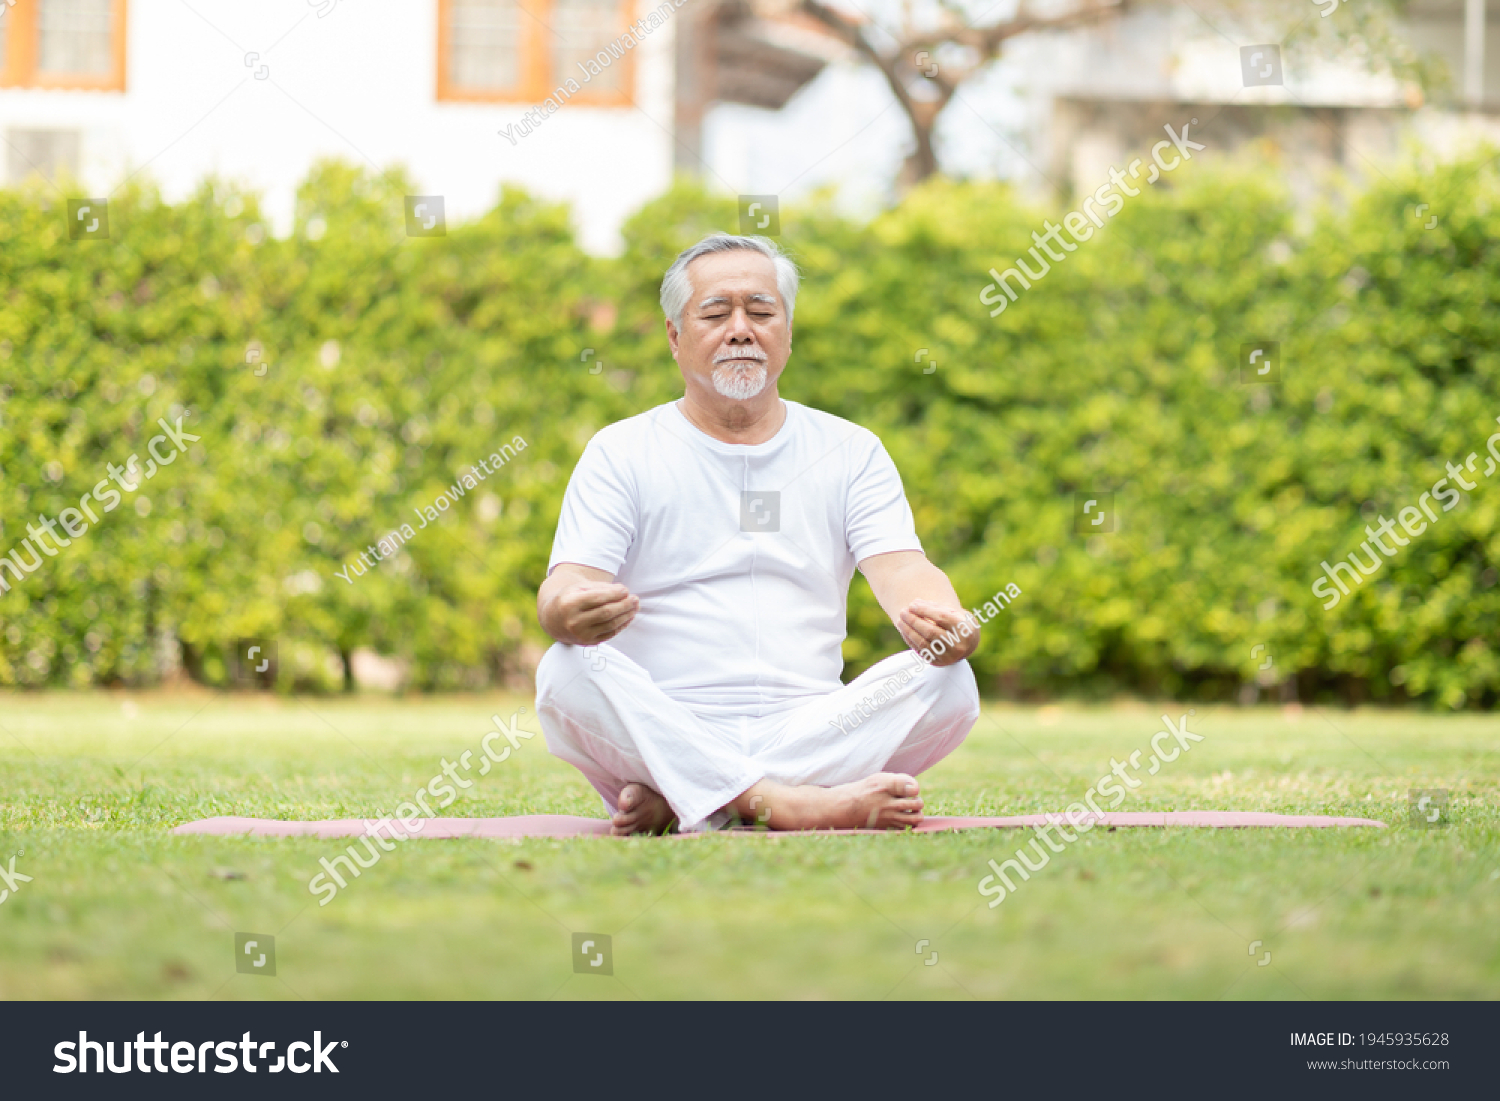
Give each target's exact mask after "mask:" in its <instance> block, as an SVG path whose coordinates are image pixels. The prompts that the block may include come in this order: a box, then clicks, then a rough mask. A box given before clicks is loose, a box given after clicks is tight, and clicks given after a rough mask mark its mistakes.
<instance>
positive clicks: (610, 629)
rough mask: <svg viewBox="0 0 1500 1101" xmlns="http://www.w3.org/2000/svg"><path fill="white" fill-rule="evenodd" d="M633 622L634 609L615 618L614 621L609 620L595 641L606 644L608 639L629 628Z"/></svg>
mask: <svg viewBox="0 0 1500 1101" xmlns="http://www.w3.org/2000/svg"><path fill="white" fill-rule="evenodd" d="M634 620H635V610H634V609H631V610H630V611H628V612H625V613H624V614H623V615H620V616H617V617H615V618H614V619H612V620H610V621H609V623H607V624H605V625H604V627H603V633H602V634H601V635H600V636H599V638H598V639H597V640H596V641H599V642H608V641H609V640H610V639H612V638H614V637H615V636H616V635H617V634H619V633H620V632H621V631H623V630H624V629H625V628H626V627H629V626H630V624H631V623H632V622H633V621H634Z"/></svg>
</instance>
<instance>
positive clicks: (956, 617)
mask: <svg viewBox="0 0 1500 1101" xmlns="http://www.w3.org/2000/svg"><path fill="white" fill-rule="evenodd" d="M919 603H920V604H921V605H922V606H921V607H918V604H919ZM908 610H909V611H910V612H911V613H912V615H914V616H916V617H917V618H919V619H922V620H925V621H926V622H928V623H935V624H937V625H938V626H939V627H941V628H943V629H945V630H952V629H954V628H955V627H957V626H958V625H959V624H960V623H962V622H964V621H965V620H966V619H968V618H969V617H968V613H967V612H965V611H963V610H962V609H961V608H945V607H943V606H942V605H941V604H933V603H930V602H929V601H925V600H924V601H920V602H918V601H913V602H912V606H911V607H910V608H909V609H908Z"/></svg>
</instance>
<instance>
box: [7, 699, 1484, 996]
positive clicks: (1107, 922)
mask: <svg viewBox="0 0 1500 1101" xmlns="http://www.w3.org/2000/svg"><path fill="white" fill-rule="evenodd" d="M520 706H526V707H527V709H528V710H527V712H526V713H525V714H524V715H523V716H522V724H523V726H529V727H530V728H531V729H533V730H539V729H540V728H539V727H538V726H537V725H536V719H535V717H534V715H533V713H532V710H531V701H530V700H526V699H521V698H519V697H509V696H501V695H486V696H448V697H440V698H437V699H426V700H404V699H390V698H385V697H373V696H363V697H359V698H354V699H333V700H330V699H292V700H285V699H280V698H274V697H266V696H259V695H213V694H209V693H186V692H184V693H175V694H149V693H147V694H132V695H129V696H128V697H127V696H126V695H123V694H121V693H104V692H99V693H80V694H42V695H38V694H27V695H16V694H0V866H5V867H7V868H8V867H9V858H10V857H11V856H12V855H15V856H16V863H15V870H16V871H17V872H19V873H23V874H26V875H30V876H31V877H32V881H31V882H29V883H21V884H20V886H19V890H17V891H16V892H14V893H12V894H11V895H10V897H9V898H8V899H6V901H4V902H3V903H0V998H6V999H21V998H218V999H280V998H306V999H322V998H553V997H558V998H622V999H631V998H648V999H649V998H887V997H890V998H902V999H910V998H1209V999H1219V998H1247V999H1302V998H1315V999H1316V998H1496V997H1500V935H1497V930H1500V845H1497V836H1500V829H1497V821H1500V820H1497V811H1496V808H1497V806H1500V799H1497V780H1496V778H1497V775H1500V718H1497V717H1495V716H1490V715H1484V716H1478V715H1471V716H1464V715H1460V716H1437V715H1427V714H1420V713H1410V712H1381V711H1361V712H1354V713H1350V712H1342V711H1333V712H1325V711H1322V710H1315V709H1308V710H1303V711H1300V712H1295V713H1289V712H1284V711H1283V710H1281V709H1279V708H1262V709H1252V710H1238V709H1229V708H1221V709H1211V708H1206V707H1201V706H1200V707H1199V708H1198V713H1197V716H1196V717H1195V720H1194V722H1195V725H1194V726H1193V729H1194V730H1195V731H1196V732H1197V733H1200V734H1202V735H1203V736H1204V741H1202V742H1201V743H1197V744H1195V745H1194V746H1193V748H1192V750H1191V752H1189V753H1186V754H1184V755H1183V756H1181V757H1179V758H1178V759H1177V760H1176V761H1175V762H1173V763H1172V764H1170V765H1166V766H1164V767H1163V768H1162V770H1161V771H1160V773H1159V774H1158V775H1156V776H1148V777H1144V782H1143V784H1142V786H1141V787H1140V788H1139V789H1137V790H1136V791H1135V792H1134V793H1133V794H1132V795H1131V796H1130V798H1129V799H1127V801H1126V803H1125V804H1124V805H1123V806H1122V807H1121V808H1120V809H1122V810H1193V809H1204V808H1222V809H1232V810H1267V811H1278V812H1285V813H1317V814H1339V815H1355V816H1360V817H1368V818H1377V819H1381V820H1383V821H1385V822H1388V823H1389V824H1390V826H1391V828H1390V829H1386V830H1375V829H1354V830H1293V829H1276V830H1267V829H1256V830H1211V829H1185V828H1184V829H1134V830H1126V829H1121V830H1117V831H1114V832H1107V831H1105V830H1103V829H1096V830H1094V831H1092V832H1090V833H1087V834H1085V835H1083V836H1081V837H1080V838H1079V840H1078V841H1077V842H1076V843H1075V844H1072V845H1070V846H1068V847H1067V848H1066V851H1064V852H1062V853H1060V854H1058V855H1056V856H1054V857H1053V858H1052V860H1051V863H1050V864H1048V865H1047V866H1046V867H1045V868H1043V869H1042V870H1040V871H1038V872H1036V873H1035V874H1034V875H1033V876H1032V878H1031V880H1030V881H1029V882H1027V883H1024V884H1021V885H1020V889H1019V891H1018V892H1017V893H1016V894H1014V895H1012V896H1010V897H1008V898H1006V899H1005V901H1004V903H1003V905H1001V906H999V907H997V908H995V909H990V908H989V907H988V905H987V903H988V901H989V900H988V899H986V898H984V897H981V896H980V894H979V892H978V889H977V884H978V882H979V880H980V879H981V878H982V877H983V876H985V875H987V874H988V872H989V869H988V868H987V866H986V861H987V860H988V859H990V858H991V857H993V858H995V859H996V860H997V861H998V860H1003V859H1005V858H1006V857H1007V856H1010V855H1011V854H1012V853H1013V852H1014V851H1015V849H1016V848H1017V846H1019V845H1021V844H1023V843H1025V841H1026V840H1028V839H1029V838H1030V837H1032V836H1033V835H1032V834H1031V832H1030V831H1026V832H1025V833H1024V834H1023V833H1022V832H1021V831H1017V830H1003V831H1001V830H976V831H969V832H965V833H959V834H951V835H912V834H907V835H888V836H858V837H775V836H766V835H761V836H743V835H741V836H725V835H717V836H712V837H707V838H695V839H677V840H673V839H644V838H639V839H629V840H612V839H574V840H567V841H545V840H537V841H524V842H509V841H482V840H454V841H412V842H407V843H403V844H399V845H397V846H396V848H395V850H394V851H393V852H390V853H388V854H386V855H385V856H384V857H383V858H382V859H381V860H380V861H379V863H377V864H376V865H375V866H374V867H372V868H370V869H368V870H367V871H365V872H364V873H363V875H362V876H361V877H360V878H359V879H357V880H353V881H351V882H350V883H349V886H348V887H347V888H346V889H345V890H343V891H341V892H339V894H338V896H337V897H336V898H333V899H332V900H331V901H330V902H329V904H328V905H326V906H320V905H319V904H318V898H317V897H315V896H314V895H313V894H311V893H310V892H309V889H308V881H309V879H310V878H312V876H313V875H315V874H316V873H317V872H318V871H320V868H319V865H318V860H319V858H320V857H325V856H326V857H332V856H333V855H335V854H336V853H338V852H341V851H342V849H343V846H344V845H346V844H348V843H349V842H348V841H347V840H345V841H336V840H326V841H323V840H317V839H300V838H299V839H286V840H241V839H224V838H213V837H174V836H171V835H169V834H168V832H167V831H168V830H170V829H171V828H172V827H173V826H176V825H178V824H180V823H183V822H188V821H192V820H193V819H196V818H206V817H209V816H212V815H230V814H238V815H254V816H261V817H274V818H299V819H306V818H335V817H352V816H356V815H359V816H364V817H368V818H375V817H379V816H380V815H383V814H389V813H391V812H392V811H393V810H394V809H395V807H396V806H397V805H398V804H399V803H401V802H402V801H404V800H406V799H409V798H410V797H411V796H412V794H413V793H414V792H415V791H416V789H417V788H418V787H420V786H422V785H424V784H425V783H426V782H427V779H428V778H429V777H430V776H432V775H433V774H434V773H436V772H437V771H438V770H439V767H440V764H441V761H442V759H443V758H445V757H446V758H447V759H448V760H450V761H451V760H456V759H457V757H458V755H459V754H461V753H463V752H464V751H465V750H477V749H478V746H479V740H480V738H481V737H482V736H483V735H484V733H485V731H486V730H487V729H489V727H490V718H489V717H490V715H491V714H493V713H496V712H498V713H500V714H501V715H502V716H504V715H509V714H510V713H511V712H512V711H513V710H514V709H515V708H517V707H520ZM1184 710H1186V708H1185V707H1184V708H1178V707H1175V706H1173V707H1167V706H1166V705H1162V706H1155V707H1153V706H1147V705H1142V704H1130V705H1120V706H1115V707H1109V708H1084V707H1072V706H1066V705H1065V706H1062V707H1048V708H1041V709H1034V708H1015V707H1004V706H1000V707H988V708H986V711H985V714H984V716H983V717H982V718H981V719H980V722H979V725H978V726H977V727H976V728H975V730H974V732H973V733H972V734H971V735H970V736H969V740H968V741H967V742H966V743H965V744H964V746H963V747H962V748H961V749H960V750H959V751H958V752H957V753H956V754H954V756H952V757H951V758H949V760H948V761H946V762H944V763H943V764H942V765H940V766H939V767H938V768H937V769H935V770H933V771H932V772H930V773H927V774H926V775H925V776H924V777H923V792H924V796H925V797H926V800H927V806H928V811H929V813H932V814H1017V813H1027V812H1034V811H1041V810H1060V809H1062V808H1063V807H1064V806H1066V804H1068V803H1069V802H1071V801H1073V800H1075V799H1078V798H1080V797H1081V796H1082V794H1083V792H1084V791H1085V790H1086V789H1087V788H1088V787H1089V786H1090V785H1091V784H1092V783H1093V782H1094V780H1095V779H1096V778H1097V777H1098V776H1099V775H1100V774H1101V773H1103V772H1105V771H1107V770H1108V768H1109V763H1110V758H1111V757H1112V756H1113V757H1115V758H1117V759H1120V760H1123V759H1125V758H1126V757H1127V756H1128V755H1129V754H1130V753H1131V752H1132V751H1134V750H1136V749H1147V747H1148V745H1149V741H1150V738H1151V735H1152V734H1154V733H1155V732H1156V731H1157V730H1158V729H1159V728H1160V726H1161V722H1160V719H1159V715H1160V714H1161V713H1162V712H1163V711H1169V713H1170V714H1171V715H1172V716H1173V717H1174V719H1175V718H1176V716H1177V715H1178V714H1180V713H1181V712H1182V711H1184ZM1147 753H1148V755H1149V749H1147ZM1414 787H1415V788H1448V789H1451V791H1452V804H1451V808H1450V811H1449V816H1450V818H1451V824H1449V825H1447V826H1445V827H1440V828H1433V829H1417V828H1413V827H1412V826H1411V825H1409V824H1408V812H1407V792H1408V790H1409V789H1411V788H1414ZM442 813H445V814H452V815H463V816H471V815H472V816H486V815H508V814H526V813H567V814H587V815H595V816H598V815H601V814H602V810H601V807H600V805H599V802H598V799H597V797H596V796H595V795H594V793H593V791H592V789H590V788H589V787H588V786H587V785H586V784H585V783H584V782H583V780H582V778H581V777H579V776H577V775H576V774H575V773H574V772H573V771H572V770H571V769H570V768H569V767H568V766H566V765H563V764H562V763H560V762H558V761H555V760H553V759H552V758H551V757H549V756H548V754H547V751H546V746H545V744H544V742H543V740H542V739H541V738H540V737H537V738H535V739H533V740H531V741H525V742H522V743H521V746H520V748H519V749H518V750H516V751H514V752H512V754H511V755H510V758H509V760H507V761H505V762H503V763H501V764H499V765H496V766H495V767H494V768H493V769H492V770H491V771H490V773H489V775H488V776H486V777H484V778H482V779H479V778H476V782H475V784H474V786H473V787H471V788H469V789H468V790H467V791H465V792H464V793H463V794H462V795H461V796H460V798H459V800H458V801H457V802H456V803H455V804H454V805H453V806H452V807H451V808H449V809H448V810H447V811H444V812H442ZM0 886H3V885H0ZM236 932H253V933H259V934H270V935H272V936H274V937H275V938H276V941H275V944H276V953H277V968H278V971H277V975H276V976H275V977H274V978H270V977H266V976H263V975H244V974H239V973H237V972H236V970H235V963H234V954H235V953H234V934H235V933H236ZM574 932H589V933H595V934H600V933H602V934H607V935H608V936H610V937H611V938H612V948H613V966H614V975H613V977H604V976H601V975H597V974H583V975H575V974H574V972H573V970H572V947H571V945H572V942H571V936H570V934H572V933H574ZM922 941H925V942H927V943H926V944H925V945H923V946H922V947H921V949H920V952H919V949H918V943H919V942H922ZM1253 941H1260V942H1261V944H1260V945H1259V946H1257V947H1256V948H1255V949H1254V954H1252V952H1251V948H1250V945H1251V942H1253ZM1266 951H1270V952H1271V960H1270V962H1269V963H1268V964H1266V965H1260V963H1259V960H1261V959H1264V957H1265V952H1266ZM934 952H936V953H937V960H936V962H935V963H932V964H929V963H927V962H926V961H928V960H930V959H932V955H933V953H934Z"/></svg>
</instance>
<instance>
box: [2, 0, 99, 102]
mask: <svg viewBox="0 0 1500 1101" xmlns="http://www.w3.org/2000/svg"><path fill="white" fill-rule="evenodd" d="M3 4H4V0H0V5H3ZM112 9H113V10H112V12H111V16H112V18H113V20H114V26H113V30H112V33H111V36H110V37H111V39H112V41H111V42H110V55H111V59H112V61H113V64H112V66H111V69H110V71H109V72H108V73H42V72H38V71H37V60H38V59H37V54H38V52H39V49H40V44H41V31H40V28H39V27H38V24H37V0H16V2H15V5H14V6H13V7H11V8H10V9H9V10H8V11H6V12H5V14H4V15H0V19H4V20H6V21H7V22H8V23H9V26H7V27H6V28H5V56H4V57H0V88H56V89H70V90H78V91H93V92H123V91H124V90H125V35H126V26H127V24H126V15H127V11H126V0H112Z"/></svg>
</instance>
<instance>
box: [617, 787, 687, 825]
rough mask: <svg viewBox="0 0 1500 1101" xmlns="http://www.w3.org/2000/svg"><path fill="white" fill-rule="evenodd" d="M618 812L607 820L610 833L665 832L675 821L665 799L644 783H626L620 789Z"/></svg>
mask: <svg viewBox="0 0 1500 1101" xmlns="http://www.w3.org/2000/svg"><path fill="white" fill-rule="evenodd" d="M619 808H620V809H619V813H617V814H616V815H615V816H614V817H613V818H611V819H610V820H609V825H610V831H609V832H610V833H612V834H615V835H616V836H623V835H625V834H629V833H665V832H666V831H667V830H668V829H670V828H671V827H672V826H673V825H675V824H676V822H677V816H676V815H674V814H673V813H672V808H671V807H669V806H668V805H667V801H666V800H665V799H663V798H662V797H661V795H660V794H659V793H657V792H655V791H652V790H651V789H650V788H648V787H647V786H646V785H645V784H626V785H625V787H624V788H623V789H622V790H621V791H620V802H619Z"/></svg>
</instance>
